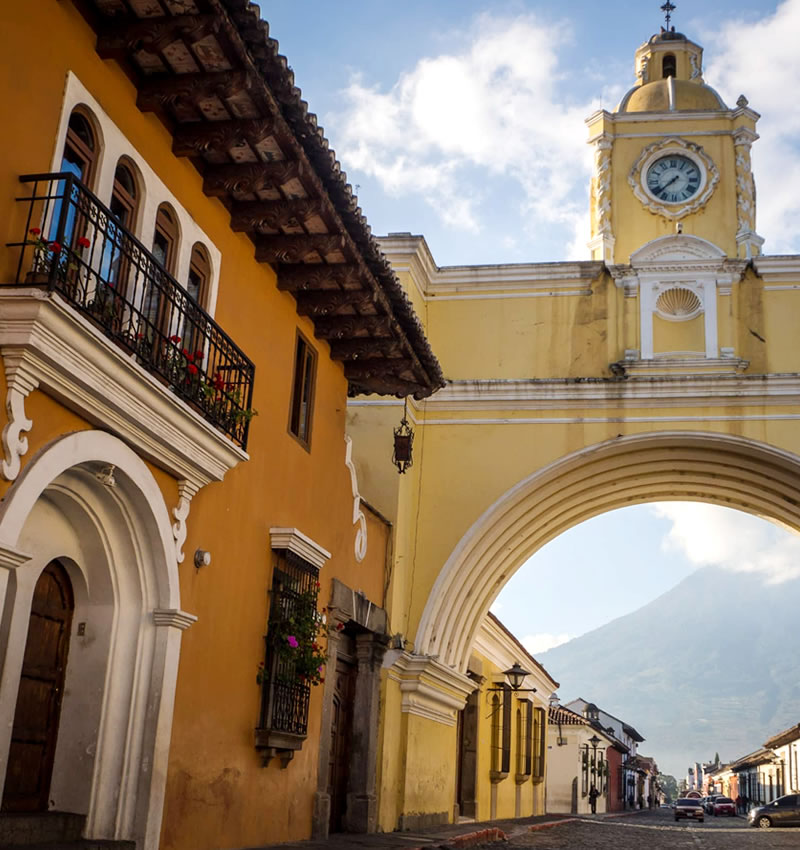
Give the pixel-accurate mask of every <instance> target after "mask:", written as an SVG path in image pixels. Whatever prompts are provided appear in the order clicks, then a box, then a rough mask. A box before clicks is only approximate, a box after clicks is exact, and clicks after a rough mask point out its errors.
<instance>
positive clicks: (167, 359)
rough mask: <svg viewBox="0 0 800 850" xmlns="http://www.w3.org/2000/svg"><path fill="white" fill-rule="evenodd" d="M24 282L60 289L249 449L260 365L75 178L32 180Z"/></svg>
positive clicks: (27, 179) (21, 266) (20, 272)
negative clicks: (254, 362)
mask: <svg viewBox="0 0 800 850" xmlns="http://www.w3.org/2000/svg"><path fill="white" fill-rule="evenodd" d="M20 182H21V183H23V184H26V185H29V186H30V187H31V191H30V194H29V195H27V196H25V197H20V198H17V200H18V201H21V202H24V203H27V204H28V211H27V219H26V223H25V237H24V241H21V242H13V243H9V247H13V246H16V247H19V248H20V256H19V263H18V265H17V276H16V281H15V282H16V283H17V284H37V285H46V286H47V288H48V289H49V290H51V291H56V292H58V293H59V294H60V295H61V297H62V298H64V299H65V300H66V301H68V302H69V303H70V304H71V305H72V306H73V307H74V308H76V309H77V310H78V311H79V312H80V313H81V314H82V315H84V316H85V317H86V318H87V319H89V320H90V321H91V322H92V323H93V324H94V325H96V326H97V327H98V328H99V329H100V330H101V331H102V332H103V334H105V336H107V337H108V338H109V339H110V340H112V341H113V342H114V343H115V344H117V345H118V346H120V347H121V348H123V349H125V350H126V351H127V352H129V353H130V354H131V356H132V357H135V358H136V361H137V362H138V363H139V364H140V365H141V366H142V367H143V368H144V369H146V370H147V371H148V372H150V373H151V374H153V375H155V376H156V377H158V378H159V379H160V380H161V381H162V382H163V383H164V384H166V385H167V386H168V387H169V388H170V390H171V391H172V392H173V393H174V394H175V395H176V396H178V397H179V398H181V399H183V401H185V402H186V403H187V404H188V405H189V406H191V407H192V408H194V409H195V410H196V411H197V412H198V413H200V414H201V415H202V416H203V417H204V418H205V419H207V420H208V421H209V422H210V423H211V424H212V425H214V426H215V427H216V428H217V429H219V430H220V431H222V432H223V433H224V434H226V435H227V436H228V437H230V438H231V439H232V440H233V441H234V442H235V443H237V444H238V445H240V446H241V447H242V448H247V434H248V430H249V423H250V419H251V417H252V415H253V411H252V398H253V376H254V372H255V367H254V365H253V363H252V362H251V361H250V360H249V359H248V358H247V357H246V356H245V354H244V353H243V352H242V350H241V349H240V348H238V346H237V345H236V344H235V343H234V342H233V341H232V340H231V338H230V337H229V336H228V335H227V334H226V333H225V332H224V331H223V330H222V328H220V326H219V325H218V324H217V323H216V322H215V321H214V320H213V319H212V318H211V317H210V316H209V315H208V314H207V313H206V312H205V310H203V308H202V307H201V306H200V305H199V304H198V303H197V302H196V301H195V300H194V299H193V298H192V297H191V296H190V295H189V293H188V292H187V291H186V290H185V289H184V288H183V287H182V286H181V285H180V284H179V283H178V281H177V280H175V278H174V277H172V275H170V274H169V273H168V272H167V271H166V270H165V269H164V268H163V266H162V265H161V264H160V263H159V262H158V261H157V260H156V258H155V257H154V256H153V254H152V253H151V252H150V251H148V249H147V248H145V247H144V245H142V243H141V242H139V240H138V239H136V237H135V236H133V234H132V233H130V231H128V230H127V229H126V228H125V227H124V226H123V225H122V224H120V222H119V220H118V219H117V218H116V217H115V216H114V214H113V213H112V212H111V210H109V209H108V208H107V207H106V206H104V205H103V204H102V203H101V202H100V201H99V200H98V199H97V198H96V197H95V196H94V195H93V194H92V193H91V192H90V191H89V190H88V189H87V188H86V186H84V185H83V184H82V183H81V182H80V181H79V180H78V179H77V178H76V177H75V176H74V175H72V174H69V173H61V174H30V175H25V176H23V177H20Z"/></svg>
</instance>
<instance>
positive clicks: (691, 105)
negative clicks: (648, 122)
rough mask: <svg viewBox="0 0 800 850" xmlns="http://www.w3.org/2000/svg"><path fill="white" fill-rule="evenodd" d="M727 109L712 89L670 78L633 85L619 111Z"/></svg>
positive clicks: (707, 110)
mask: <svg viewBox="0 0 800 850" xmlns="http://www.w3.org/2000/svg"><path fill="white" fill-rule="evenodd" d="M727 108H728V107H727V106H726V105H725V103H724V102H723V100H722V98H721V97H720V96H719V95H718V94H717V93H716V92H715V91H714V89H712V88H711V86H707V85H705V84H704V83H695V82H690V81H688V80H676V79H675V78H674V77H668V78H667V79H664V80H654V81H653V82H652V83H646V84H645V85H643V86H634V87H633V88H632V89H631V90H630V91H629V92H628V93H627V94H626V95H625V97H623V98H622V100H621V101H620V103H619V106H618V107H617V108H616V112H677V111H692V110H694V111H699V112H709V111H718V110H722V109H727Z"/></svg>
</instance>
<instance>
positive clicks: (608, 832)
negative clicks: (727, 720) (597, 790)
mask: <svg viewBox="0 0 800 850" xmlns="http://www.w3.org/2000/svg"><path fill="white" fill-rule="evenodd" d="M510 846H511V847H536V848H540V850H557V849H558V850H561V848H564V850H640V848H642V847H646V848H648V850H681V848H692V850H751V848H753V850H755V848H759V850H760V848H764V850H779V848H784V847H787V848H788V847H793V848H796V847H798V846H800V828H798V829H792V828H784V829H769V830H760V829H754V828H753V827H750V826H748V823H747V821H746V819H745V818H743V817H737V818H735V819H734V818H714V817H708V818H706V820H705V822H704V823H692V824H689V823H688V822H686V821H680V822H678V823H675V821H674V819H673V816H672V811H671V810H666V809H662V810H659V811H656V812H652V813H651V812H646V813H643V814H637V815H632V816H631V817H626V818H614V819H608V820H597V821H594V822H589V821H570V822H568V823H564V824H562V825H559V826H554V827H552V828H548V829H542V830H539V831H537V832H528V831H525V832H522V831H515V832H514V833H513V834H512V838H511V841H510Z"/></svg>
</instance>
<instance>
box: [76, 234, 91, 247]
mask: <svg viewBox="0 0 800 850" xmlns="http://www.w3.org/2000/svg"><path fill="white" fill-rule="evenodd" d="M91 244H92V243H91V242H90V241H89V240H88V239H87V238H86V237H85V236H81V237H80V238H79V239H78V247H79V248H88V247H89V246H90V245H91Z"/></svg>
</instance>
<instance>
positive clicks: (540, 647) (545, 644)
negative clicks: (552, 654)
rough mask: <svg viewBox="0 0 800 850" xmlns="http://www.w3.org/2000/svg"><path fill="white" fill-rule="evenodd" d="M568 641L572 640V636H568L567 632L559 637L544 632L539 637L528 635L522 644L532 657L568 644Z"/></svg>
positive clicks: (522, 640)
mask: <svg viewBox="0 0 800 850" xmlns="http://www.w3.org/2000/svg"><path fill="white" fill-rule="evenodd" d="M568 640H572V635H568V634H567V633H566V632H563V633H562V634H559V635H551V634H549V633H547V632H542V633H541V634H538V635H526V636H525V637H524V638H522V639H521V640H520V643H521V644H522V645H523V646H524V647H525V649H527V650H528V652H530V654H531V655H533V656H536V655H538V654H539V653H540V652H547V650H548V649H554V648H555V647H557V646H561V644H562V643H566V642H567V641H568Z"/></svg>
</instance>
